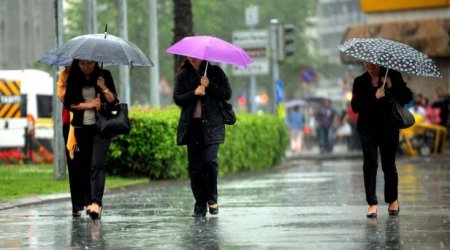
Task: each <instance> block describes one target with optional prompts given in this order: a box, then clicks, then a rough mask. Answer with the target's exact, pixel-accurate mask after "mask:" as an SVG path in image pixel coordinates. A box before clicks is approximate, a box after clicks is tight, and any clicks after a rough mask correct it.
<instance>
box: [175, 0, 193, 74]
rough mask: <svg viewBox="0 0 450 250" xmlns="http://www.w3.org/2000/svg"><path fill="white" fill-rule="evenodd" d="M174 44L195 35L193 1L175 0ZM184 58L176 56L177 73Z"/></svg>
mask: <svg viewBox="0 0 450 250" xmlns="http://www.w3.org/2000/svg"><path fill="white" fill-rule="evenodd" d="M173 4H174V6H173V16H174V22H175V25H174V29H173V33H174V36H173V43H176V42H178V41H180V40H181V39H183V38H184V37H186V36H192V35H193V34H194V32H193V29H194V24H193V22H192V4H191V0H173ZM182 60H183V56H178V55H175V64H174V71H175V72H176V71H177V69H178V67H179V66H180V65H181V63H182Z"/></svg>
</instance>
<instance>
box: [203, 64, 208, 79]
mask: <svg viewBox="0 0 450 250" xmlns="http://www.w3.org/2000/svg"><path fill="white" fill-rule="evenodd" d="M208 63H209V61H206V67H205V73H203V76H206V70H207V69H208Z"/></svg>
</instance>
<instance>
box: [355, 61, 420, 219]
mask: <svg viewBox="0 0 450 250" xmlns="http://www.w3.org/2000/svg"><path fill="white" fill-rule="evenodd" d="M364 67H365V68H366V72H365V73H363V74H362V75H361V76H359V77H357V78H356V79H355V80H354V82H353V97H352V100H351V105H352V109H353V111H354V112H356V113H358V124H357V129H358V132H359V134H360V138H361V146H362V150H363V158H364V160H363V161H364V162H363V174H364V187H365V191H366V201H367V203H368V204H369V209H368V212H367V217H369V218H375V217H376V216H377V204H378V199H377V195H376V177H377V168H378V151H379V152H380V158H381V167H382V170H383V173H384V199H385V201H386V203H389V207H388V213H389V215H398V214H399V212H400V206H399V202H398V172H397V167H396V163H395V160H396V154H397V149H398V145H399V133H400V131H399V129H398V128H397V127H395V126H394V125H393V123H392V122H391V121H390V115H391V111H390V110H391V108H390V101H391V100H392V99H396V100H397V101H398V102H399V103H400V104H406V103H408V102H410V101H411V100H412V93H411V90H410V89H409V88H408V87H407V86H406V83H405V82H404V81H403V78H402V75H401V74H400V73H399V72H397V71H395V70H392V69H390V70H389V73H388V75H387V77H386V79H385V77H384V76H385V73H386V69H385V68H382V67H380V66H377V65H375V64H372V63H368V62H364ZM383 81H386V84H385V86H384V87H383Z"/></svg>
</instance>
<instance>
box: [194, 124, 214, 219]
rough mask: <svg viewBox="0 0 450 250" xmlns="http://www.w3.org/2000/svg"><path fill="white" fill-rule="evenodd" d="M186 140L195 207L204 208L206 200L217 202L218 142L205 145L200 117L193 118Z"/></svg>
mask: <svg viewBox="0 0 450 250" xmlns="http://www.w3.org/2000/svg"><path fill="white" fill-rule="evenodd" d="M188 133H189V135H188V136H189V137H188V138H189V139H188V142H187V150H188V162H189V165H188V167H189V178H190V180H191V189H192V194H193V195H194V198H195V206H196V208H197V209H200V210H202V209H206V206H207V202H210V203H217V200H218V194H217V176H218V167H219V164H218V161H217V155H218V152H219V145H220V144H218V143H217V144H208V145H205V143H204V141H203V134H202V131H201V121H200V119H194V121H193V123H192V124H191V127H190V129H189V132H188Z"/></svg>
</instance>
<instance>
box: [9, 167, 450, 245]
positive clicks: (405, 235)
mask: <svg viewBox="0 0 450 250" xmlns="http://www.w3.org/2000/svg"><path fill="white" fill-rule="evenodd" d="M398 169H399V173H400V180H399V193H400V197H399V200H400V207H401V212H400V216H399V217H392V216H389V215H388V213H387V204H384V203H381V204H380V205H379V208H378V218H377V219H367V218H366V217H365V213H366V209H367V206H366V204H365V201H364V189H363V183H362V181H363V180H362V172H361V162H360V161H357V160H355V161H325V162H314V161H304V162H298V164H297V167H291V168H275V169H271V170H266V171H261V172H256V173H245V174H239V175H236V176H232V177H225V178H221V179H220V180H219V197H220V200H219V204H220V214H219V215H218V216H211V215H207V217H206V218H199V219H194V218H192V217H190V214H191V212H192V206H193V200H192V195H191V193H190V189H189V183H188V182H187V181H176V182H162V183H154V184H151V185H148V186H145V187H143V188H138V189H134V190H130V191H129V192H122V193H109V194H106V195H105V200H104V212H103V215H102V219H101V220H100V221H96V222H93V221H92V220H91V219H90V218H89V217H88V216H87V215H85V214H83V215H82V217H81V218H75V219H72V217H71V216H70V214H71V208H70V203H69V202H67V201H65V202H52V203H46V204H42V205H35V206H31V207H23V208H15V209H7V210H2V211H0V248H6V249H8V248H9V249H15V248H23V249H142V248H145V249H293V248H295V249H318V248H323V249H400V248H403V249H412V248H414V249H449V248H450V237H448V235H450V192H449V191H450V167H447V166H444V164H439V163H426V164H420V163H414V164H412V163H408V162H403V163H399V164H398ZM379 171H380V173H379V176H378V179H379V181H378V184H379V185H378V187H377V195H378V197H379V200H380V201H382V200H383V199H384V197H383V185H382V181H381V180H382V178H383V176H382V174H381V168H380V169H379Z"/></svg>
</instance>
